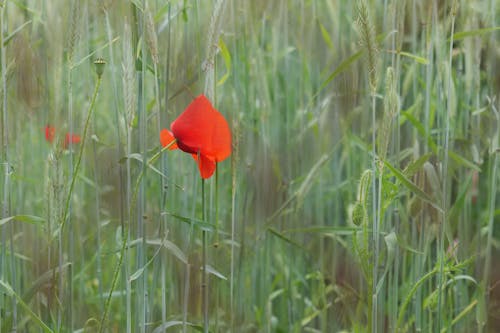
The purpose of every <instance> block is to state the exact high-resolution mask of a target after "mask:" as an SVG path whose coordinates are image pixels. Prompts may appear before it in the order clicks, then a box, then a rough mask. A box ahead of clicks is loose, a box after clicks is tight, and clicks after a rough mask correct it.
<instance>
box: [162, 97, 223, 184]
mask: <svg viewBox="0 0 500 333" xmlns="http://www.w3.org/2000/svg"><path fill="white" fill-rule="evenodd" d="M170 128H171V129H172V132H170V131H168V130H167V129H163V130H162V131H161V132H160V143H161V144H162V146H163V147H165V146H167V145H168V144H170V143H171V142H172V141H173V140H175V143H174V144H172V146H170V149H171V150H172V149H177V148H179V149H180V150H182V151H184V152H186V153H189V154H191V156H193V158H194V159H195V161H196V162H197V163H198V168H199V170H200V175H201V177H202V178H204V179H206V178H209V177H210V176H212V174H213V173H214V171H215V167H216V163H218V162H222V161H223V160H225V159H226V158H227V157H229V155H231V131H230V130H229V125H228V124H227V122H226V119H224V116H222V114H221V113H220V112H219V111H217V110H216V109H215V108H214V107H213V106H212V104H211V103H210V101H209V100H208V99H207V98H206V97H205V95H200V96H198V97H196V98H195V99H194V100H193V101H192V102H191V104H189V105H188V107H187V108H186V110H184V112H183V113H182V114H181V115H180V116H179V117H178V118H177V119H176V120H174V121H173V122H172V124H171V125H170Z"/></svg>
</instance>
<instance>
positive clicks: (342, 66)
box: [319, 51, 363, 91]
mask: <svg viewBox="0 0 500 333" xmlns="http://www.w3.org/2000/svg"><path fill="white" fill-rule="evenodd" d="M362 54H363V51H358V52H356V53H354V54H353V55H351V56H350V57H349V58H347V59H345V60H344V61H342V62H341V63H340V65H338V66H337V68H335V70H334V71H333V72H332V73H331V74H330V75H329V76H328V78H327V79H326V80H325V81H323V83H322V84H321V87H320V88H319V91H321V90H323V89H324V88H325V87H326V86H327V85H328V83H330V81H332V80H333V79H334V78H335V77H336V76H337V75H339V74H340V73H342V72H343V71H345V70H346V69H348V68H349V66H351V64H352V63H353V62H355V61H356V60H358V59H359V57H361V55H362Z"/></svg>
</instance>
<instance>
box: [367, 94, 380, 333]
mask: <svg viewBox="0 0 500 333" xmlns="http://www.w3.org/2000/svg"><path fill="white" fill-rule="evenodd" d="M375 98H376V97H375V92H374V91H373V92H372V96H371V101H372V129H373V130H372V155H373V156H372V170H373V176H372V205H373V206H372V210H373V236H372V237H373V238H372V240H373V248H374V253H373V268H372V277H371V291H372V297H371V298H372V299H371V309H370V310H371V311H370V312H371V321H369V322H370V323H369V325H370V326H369V330H368V331H369V332H370V331H371V332H373V333H376V332H377V325H378V323H377V312H378V309H377V303H378V297H377V282H378V260H379V246H380V245H379V214H380V212H379V205H378V201H379V200H380V198H379V197H378V195H379V193H380V189H379V190H377V177H376V174H377V155H376V145H377V139H376V134H377V132H376V129H375V124H376V110H375V102H376V101H375ZM378 185H379V186H381V184H378Z"/></svg>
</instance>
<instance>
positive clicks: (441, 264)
mask: <svg viewBox="0 0 500 333" xmlns="http://www.w3.org/2000/svg"><path fill="white" fill-rule="evenodd" d="M456 6H458V4H457V3H456V1H455V2H454V3H453V5H452V9H451V32H450V44H449V45H450V47H449V58H448V80H447V87H446V88H447V94H446V96H447V97H448V99H447V108H446V119H445V133H444V147H443V149H444V156H443V173H442V175H443V189H442V191H443V193H442V203H441V205H442V208H443V211H442V213H441V224H440V226H439V241H438V242H439V274H438V308H437V332H440V331H441V324H442V323H441V321H442V302H443V300H442V298H443V297H442V292H443V282H444V257H445V253H444V251H445V249H444V241H445V239H444V238H445V233H446V223H447V219H448V211H447V201H448V191H447V188H448V162H449V161H448V149H449V142H450V116H451V111H452V110H451V107H452V101H451V71H452V69H453V66H452V52H453V34H454V31H455V16H456V10H457V8H456Z"/></svg>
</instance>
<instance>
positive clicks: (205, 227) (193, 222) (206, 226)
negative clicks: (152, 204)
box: [166, 213, 214, 232]
mask: <svg viewBox="0 0 500 333" xmlns="http://www.w3.org/2000/svg"><path fill="white" fill-rule="evenodd" d="M166 214H168V215H170V216H172V217H175V218H176V219H178V220H179V221H181V222H184V223H187V224H190V225H192V226H194V227H198V228H200V229H202V230H205V231H210V232H212V231H214V226H213V225H212V224H210V223H207V222H205V221H202V220H198V219H194V218H190V217H186V216H181V215H177V214H174V213H166Z"/></svg>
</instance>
